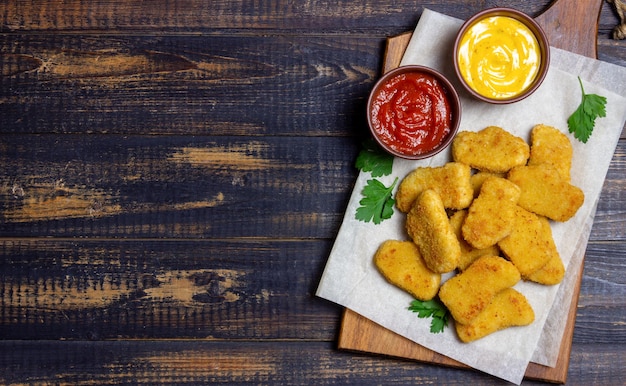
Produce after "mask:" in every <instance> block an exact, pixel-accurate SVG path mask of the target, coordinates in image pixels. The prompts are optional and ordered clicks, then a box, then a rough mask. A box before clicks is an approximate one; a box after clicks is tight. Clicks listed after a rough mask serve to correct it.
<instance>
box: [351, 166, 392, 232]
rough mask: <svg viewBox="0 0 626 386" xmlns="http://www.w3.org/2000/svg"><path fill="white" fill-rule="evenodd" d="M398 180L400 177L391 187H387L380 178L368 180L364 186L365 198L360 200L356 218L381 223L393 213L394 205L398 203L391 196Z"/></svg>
mask: <svg viewBox="0 0 626 386" xmlns="http://www.w3.org/2000/svg"><path fill="white" fill-rule="evenodd" d="M397 182H398V177H396V179H395V180H394V181H393V184H392V185H391V186H390V187H386V186H385V185H383V183H382V182H380V181H378V180H368V181H367V185H365V187H363V191H362V194H363V198H362V199H361V201H359V204H360V205H361V206H360V207H358V208H357V210H356V219H357V220H360V221H364V222H369V221H373V222H374V224H380V223H381V222H382V221H383V220H386V219H388V218H391V215H393V205H394V204H395V203H396V200H394V199H393V198H392V196H391V192H392V190H393V188H394V187H395V186H396V183H397Z"/></svg>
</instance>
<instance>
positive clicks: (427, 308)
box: [408, 299, 448, 334]
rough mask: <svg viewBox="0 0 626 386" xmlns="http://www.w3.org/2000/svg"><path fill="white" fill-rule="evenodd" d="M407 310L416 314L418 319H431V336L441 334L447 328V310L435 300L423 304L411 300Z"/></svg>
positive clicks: (419, 301)
mask: <svg viewBox="0 0 626 386" xmlns="http://www.w3.org/2000/svg"><path fill="white" fill-rule="evenodd" d="M408 309H409V311H413V312H416V313H417V317H418V318H429V317H430V318H432V320H431V321H430V332H431V333H433V334H438V333H440V332H443V330H444V328H445V327H447V326H448V309H447V308H446V306H444V305H443V303H441V302H440V301H438V300H436V299H431V300H429V301H425V302H424V301H421V300H413V301H412V302H411V305H410V306H409V308H408Z"/></svg>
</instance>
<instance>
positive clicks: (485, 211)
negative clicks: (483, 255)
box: [461, 177, 520, 249]
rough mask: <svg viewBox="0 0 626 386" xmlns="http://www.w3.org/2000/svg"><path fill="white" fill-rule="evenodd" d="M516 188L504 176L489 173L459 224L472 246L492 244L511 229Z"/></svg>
mask: <svg viewBox="0 0 626 386" xmlns="http://www.w3.org/2000/svg"><path fill="white" fill-rule="evenodd" d="M519 197H520V189H519V187H517V185H515V184H514V183H512V182H511V181H508V180H506V179H504V178H499V177H489V178H487V179H486V180H485V182H483V185H482V187H481V189H480V194H479V195H478V197H476V199H475V200H474V201H473V202H472V205H471V206H470V207H469V210H468V213H467V218H466V219H465V222H464V223H463V226H462V227H461V232H462V234H463V238H464V239H465V240H466V241H467V242H468V243H469V244H470V245H471V246H473V247H474V248H476V249H484V248H487V247H489V246H492V245H495V244H496V243H497V242H498V241H500V240H502V239H503V238H505V237H506V236H508V235H509V234H510V233H511V230H512V226H513V218H514V216H515V208H516V206H517V205H516V204H517V201H518V199H519Z"/></svg>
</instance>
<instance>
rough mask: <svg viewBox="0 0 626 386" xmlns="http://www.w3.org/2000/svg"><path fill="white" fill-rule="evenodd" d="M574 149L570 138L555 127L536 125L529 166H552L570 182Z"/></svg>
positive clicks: (533, 132)
mask: <svg viewBox="0 0 626 386" xmlns="http://www.w3.org/2000/svg"><path fill="white" fill-rule="evenodd" d="M573 155H574V149H573V148H572V143H571V142H570V140H569V138H568V137H567V136H566V135H565V134H563V133H562V132H561V131H560V130H558V129H557V128H555V127H552V126H547V125H536V126H535V127H533V129H532V131H531V132H530V158H529V159H528V165H540V164H544V163H547V164H550V165H552V166H554V167H555V168H556V169H557V170H558V172H559V174H560V175H561V177H562V178H563V179H564V180H565V181H570V169H571V168H572V157H573Z"/></svg>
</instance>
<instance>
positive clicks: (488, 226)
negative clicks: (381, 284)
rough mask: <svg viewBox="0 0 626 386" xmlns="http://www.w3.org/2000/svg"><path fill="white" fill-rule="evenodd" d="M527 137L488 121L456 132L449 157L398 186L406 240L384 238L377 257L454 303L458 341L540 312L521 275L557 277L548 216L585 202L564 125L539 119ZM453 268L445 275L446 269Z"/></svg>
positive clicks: (397, 280)
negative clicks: (520, 287)
mask: <svg viewBox="0 0 626 386" xmlns="http://www.w3.org/2000/svg"><path fill="white" fill-rule="evenodd" d="M530 142H531V143H530V145H529V144H528V143H526V141H525V140H524V139H522V138H520V137H517V136H514V135H513V134H511V133H509V132H507V131H506V130H504V129H502V128H500V127H496V126H490V127H487V128H485V129H483V130H481V131H479V132H469V131H463V132H460V133H459V134H458V135H457V136H456V137H455V139H454V141H453V142H452V158H453V161H452V162H449V163H447V164H446V165H444V166H441V167H420V168H417V169H415V170H414V171H412V172H411V173H409V174H408V175H407V176H406V177H405V178H404V179H403V180H402V182H401V183H400V185H399V186H398V191H397V193H396V205H397V207H398V209H399V210H400V211H402V212H404V213H406V231H407V234H408V236H409V239H410V240H406V241H404V240H402V241H401V240H388V241H385V242H384V243H383V244H382V245H381V246H380V247H379V249H378V250H377V252H376V254H375V256H374V263H375V265H376V267H377V268H378V270H379V271H380V272H381V274H382V275H383V276H384V277H385V278H386V279H387V281H389V282H390V283H391V284H393V285H396V286H398V287H399V288H401V289H403V290H404V291H406V292H408V293H409V294H411V295H412V296H414V297H415V298H416V299H419V300H422V301H427V300H431V299H433V298H435V297H439V300H441V302H442V303H443V304H444V305H445V306H446V307H447V308H448V310H449V312H450V315H451V316H452V317H453V319H454V322H455V323H454V326H455V329H456V332H457V335H458V337H459V339H460V340H461V341H462V342H472V341H475V340H477V339H480V338H483V337H485V336H487V335H489V334H492V333H494V332H496V331H499V330H502V329H504V328H508V327H512V326H525V325H528V324H530V323H532V322H533V321H534V318H535V315H534V311H533V309H532V307H531V305H530V304H529V302H528V300H527V299H526V297H525V296H524V295H523V294H522V293H520V292H519V291H517V290H515V289H514V288H512V287H513V286H514V285H515V284H517V283H518V282H519V281H520V280H526V281H531V282H534V283H538V284H541V285H546V286H549V285H555V284H558V283H560V282H561V280H562V279H563V276H564V274H565V268H564V266H563V262H562V260H561V257H560V255H559V252H558V250H557V247H556V245H555V242H554V239H553V237H552V230H551V228H550V223H551V221H558V222H563V221H567V220H568V219H570V218H571V217H573V216H574V215H575V214H576V212H577V211H578V209H579V208H580V206H581V205H582V204H583V201H584V193H583V191H582V190H581V189H580V188H578V187H576V186H574V185H572V184H571V181H570V169H571V163H572V156H573V149H572V145H571V142H570V141H569V138H568V137H567V136H566V135H565V134H563V133H562V132H561V131H559V130H558V129H556V128H554V127H551V126H547V125H537V126H535V127H533V129H532V131H531V135H530ZM446 273H455V275H454V276H453V277H451V278H450V279H448V280H446V281H445V282H444V283H443V284H441V281H442V280H441V277H442V274H446Z"/></svg>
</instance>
